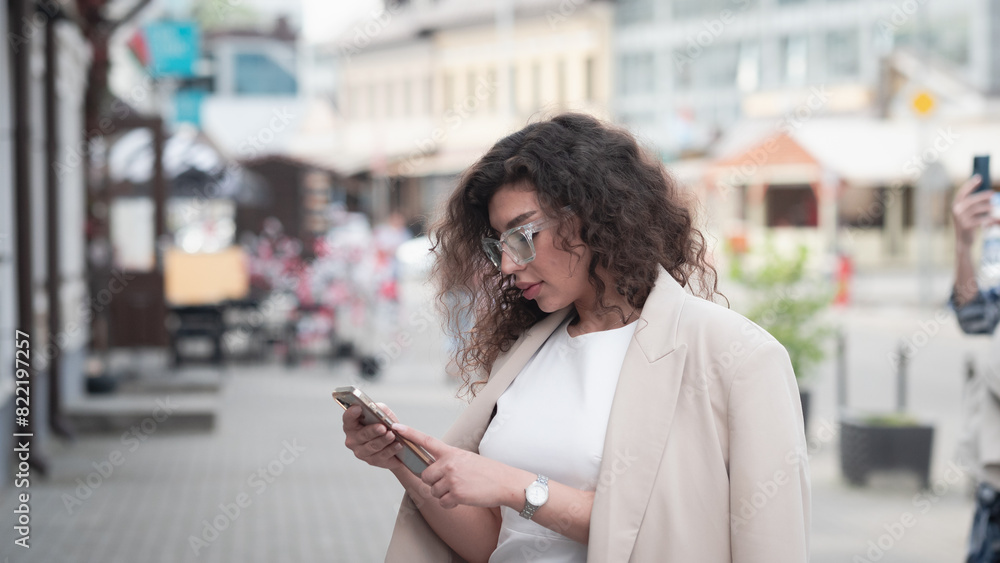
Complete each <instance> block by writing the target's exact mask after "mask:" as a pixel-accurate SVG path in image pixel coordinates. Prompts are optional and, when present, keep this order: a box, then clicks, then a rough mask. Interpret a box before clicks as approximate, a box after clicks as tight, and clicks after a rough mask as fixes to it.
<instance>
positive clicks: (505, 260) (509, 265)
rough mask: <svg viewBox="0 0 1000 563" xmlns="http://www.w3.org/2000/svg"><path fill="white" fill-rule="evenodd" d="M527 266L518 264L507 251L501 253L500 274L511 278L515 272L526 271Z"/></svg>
mask: <svg viewBox="0 0 1000 563" xmlns="http://www.w3.org/2000/svg"><path fill="white" fill-rule="evenodd" d="M524 266H525V264H518V263H517V262H515V261H514V259H513V258H511V257H510V255H509V254H507V252H506V250H505V251H503V252H501V253H500V273H502V274H503V275H505V276H509V275H511V274H513V273H514V272H517V271H520V270H523V269H524Z"/></svg>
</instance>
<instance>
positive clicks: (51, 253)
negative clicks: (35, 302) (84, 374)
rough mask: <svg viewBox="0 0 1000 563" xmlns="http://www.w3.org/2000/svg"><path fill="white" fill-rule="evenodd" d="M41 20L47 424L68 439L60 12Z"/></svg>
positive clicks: (70, 434) (69, 433) (69, 435)
mask: <svg viewBox="0 0 1000 563" xmlns="http://www.w3.org/2000/svg"><path fill="white" fill-rule="evenodd" d="M47 15H48V21H47V22H46V23H45V161H46V163H47V164H48V166H46V167H45V223H46V228H45V242H46V246H47V248H46V254H47V256H46V265H47V267H46V270H47V274H48V283H47V284H46V293H47V297H48V302H49V345H48V352H49V377H48V379H49V426H50V427H51V428H52V430H53V431H54V432H55V433H56V434H57V435H59V436H61V437H63V438H72V437H73V436H72V433H71V432H70V430H69V429H68V428H67V426H66V424H65V421H64V420H63V416H62V401H61V388H62V385H61V378H62V349H61V347H60V343H59V335H60V333H61V332H62V299H61V298H60V296H59V293H60V291H59V290H60V289H61V288H62V269H61V268H60V265H59V253H60V248H59V242H60V241H59V200H60V198H59V175H58V174H57V173H56V167H55V163H56V162H57V161H58V159H59V149H58V144H59V142H58V141H59V122H58V119H59V111H58V107H57V104H56V102H57V100H56V74H57V73H58V72H59V67H58V62H59V61H58V57H57V56H56V55H57V53H56V22H57V19H58V17H59V16H60V15H61V14H60V13H59V12H53V13H51V14H47Z"/></svg>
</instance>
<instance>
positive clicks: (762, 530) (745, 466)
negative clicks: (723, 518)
mask: <svg viewBox="0 0 1000 563" xmlns="http://www.w3.org/2000/svg"><path fill="white" fill-rule="evenodd" d="M729 433H730V434H729V435H730V439H729V473H730V475H729V480H730V500H729V508H730V517H731V518H730V539H731V545H732V560H733V562H734V563H749V562H755V563H756V562H764V561H767V562H769V563H804V562H805V561H808V560H809V525H810V508H811V507H810V503H811V499H810V488H809V465H808V456H807V449H806V442H805V432H804V429H803V422H802V404H801V401H800V400H799V394H798V386H797V385H796V383H795V374H794V372H793V371H792V365H791V362H790V361H789V359H788V353H787V352H786V351H785V349H784V347H782V346H781V344H779V343H778V342H776V341H773V340H770V341H767V342H765V343H763V344H761V345H760V346H758V347H757V348H756V349H755V350H754V351H753V352H751V353H750V354H749V355H748V356H747V359H746V360H745V361H744V362H743V364H742V365H741V366H739V367H738V368H737V371H736V373H735V375H734V379H733V383H732V386H731V387H730V395H729Z"/></svg>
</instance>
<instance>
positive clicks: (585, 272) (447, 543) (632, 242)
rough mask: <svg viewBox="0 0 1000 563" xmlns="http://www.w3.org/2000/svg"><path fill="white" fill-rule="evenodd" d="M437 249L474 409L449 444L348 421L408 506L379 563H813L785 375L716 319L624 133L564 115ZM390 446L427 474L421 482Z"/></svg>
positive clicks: (657, 176)
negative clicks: (422, 459) (414, 452)
mask: <svg viewBox="0 0 1000 563" xmlns="http://www.w3.org/2000/svg"><path fill="white" fill-rule="evenodd" d="M432 240H435V241H436V246H435V253H436V254H437V261H436V263H435V268H434V273H435V275H436V278H437V281H438V284H439V294H438V296H439V299H446V298H447V296H448V294H449V292H455V291H458V292H461V293H462V294H464V295H466V296H468V298H467V299H463V300H461V301H460V302H461V303H462V304H463V305H464V307H457V308H456V307H452V308H451V309H446V310H445V311H443V312H444V313H445V314H446V315H448V318H449V319H450V320H451V322H452V325H451V326H457V324H458V323H457V322H456V319H458V318H459V315H461V314H462V311H463V310H464V311H465V312H467V313H469V314H470V315H471V318H472V322H473V327H472V328H471V329H470V330H466V331H464V332H463V333H462V334H458V335H456V336H457V337H458V338H459V340H460V345H459V347H458V350H457V351H456V356H455V362H456V365H457V366H458V369H459V370H460V375H461V377H462V379H463V381H464V383H465V385H466V387H467V389H468V391H469V393H470V394H471V395H472V396H473V399H472V401H471V403H470V405H469V407H468V408H467V409H466V410H465V411H464V412H463V414H462V415H461V416H460V417H459V419H458V420H457V421H456V422H455V424H454V426H453V427H452V428H451V430H449V432H448V433H447V435H446V436H445V438H444V440H437V439H435V438H433V437H431V436H428V435H426V434H423V433H421V432H418V431H417V430H415V429H412V428H408V427H405V426H403V425H400V424H398V423H397V424H394V425H393V426H392V429H391V430H387V429H386V427H384V426H382V425H370V426H362V425H361V422H360V418H359V417H360V416H361V411H360V408H359V407H352V408H350V409H348V410H347V411H346V412H345V413H344V419H343V423H344V432H345V434H346V437H347V438H346V445H347V447H349V448H350V449H351V450H353V452H354V454H355V455H356V456H357V457H358V458H360V459H362V460H364V461H366V462H367V463H369V464H371V465H373V466H376V467H382V468H386V469H389V470H390V471H391V472H392V473H393V475H395V477H396V478H397V479H398V480H399V482H400V483H401V484H402V485H403V487H404V488H405V490H406V494H405V495H404V498H403V505H402V507H401V508H400V512H399V515H398V517H397V520H396V526H395V530H394V533H393V537H392V541H391V544H390V546H389V551H388V554H387V556H386V560H387V561H406V562H422V561H427V562H430V561H454V560H469V561H486V560H490V561H493V562H497V561H525V560H542V561H585V560H586V561H591V562H602V561H626V560H631V561H706V562H708V561H710V562H713V563H723V562H731V561H736V562H750V561H769V562H787V563H793V562H794V563H802V562H804V561H806V560H807V559H808V531H809V519H810V516H809V510H810V491H809V476H808V465H807V458H806V445H805V436H804V433H803V423H802V411H801V405H800V402H799V396H798V392H797V387H796V383H795V377H794V374H793V372H792V367H791V364H790V362H789V359H788V355H787V353H786V352H785V350H784V348H782V346H781V345H780V344H778V342H777V341H775V340H774V338H772V337H771V336H770V335H769V334H767V333H766V332H765V331H763V330H762V329H760V328H759V327H757V326H756V325H754V324H753V323H751V322H750V321H748V320H747V319H745V318H744V317H742V316H740V315H738V314H737V313H734V312H732V311H730V310H729V309H728V308H725V307H722V306H719V305H717V304H716V303H714V302H713V299H714V298H715V297H716V296H717V295H718V291H717V282H716V273H715V270H714V268H713V267H712V266H711V265H710V264H709V263H708V262H707V260H706V252H707V250H706V246H705V240H704V237H703V236H702V234H701V232H700V231H699V230H698V229H697V228H695V226H694V218H693V214H692V211H691V208H690V202H688V201H687V200H686V196H685V195H684V194H683V190H682V189H681V188H680V186H678V185H677V184H676V183H675V182H674V180H673V179H672V178H671V177H670V176H669V175H668V174H667V172H666V171H665V170H664V168H663V166H662V164H661V163H660V162H659V161H657V160H656V159H655V158H653V157H651V156H649V155H648V154H647V153H645V152H644V151H643V150H642V149H640V147H639V146H638V145H637V143H636V141H635V139H634V138H633V137H632V136H631V135H630V134H629V133H627V132H625V131H623V130H620V129H618V128H614V127H612V126H610V125H607V124H605V123H602V122H600V121H598V120H596V119H595V118H592V117H589V116H585V115H579V114H564V115H560V116H557V117H555V118H553V119H551V120H548V121H543V122H539V123H534V124H531V125H529V126H527V127H525V128H524V129H522V130H521V131H519V132H517V133H514V134H512V135H510V136H508V137H506V138H504V139H502V140H500V141H499V142H498V143H497V144H496V145H495V146H494V147H493V148H492V149H491V150H490V151H488V152H487V153H486V154H485V155H484V156H483V157H482V158H481V159H480V160H479V162H477V163H476V164H474V165H473V166H472V167H471V168H470V169H469V170H468V171H467V172H466V173H465V174H464V176H463V177H462V179H461V180H460V182H459V186H458V188H457V189H456V191H455V192H454V193H453V194H452V196H451V197H450V199H449V201H448V202H447V207H446V210H445V216H444V218H443V219H442V220H441V222H440V223H439V224H438V225H437V226H436V228H435V229H434V235H433V236H432ZM484 251H485V252H484ZM452 303H454V302H452ZM390 416H392V417H393V418H395V417H394V415H390ZM396 435H399V436H402V437H405V438H407V439H410V440H412V441H414V442H416V443H418V444H420V445H421V446H423V447H424V448H425V449H427V450H428V451H429V452H430V453H431V454H432V455H433V456H434V457H435V459H436V461H435V462H434V463H432V464H431V465H430V466H429V467H427V469H425V470H424V471H423V473H422V475H421V476H420V477H418V476H416V475H415V474H414V473H412V472H410V471H409V470H407V469H406V468H405V467H404V466H403V465H402V463H401V462H400V461H399V460H398V459H397V458H396V457H394V455H395V454H396V453H397V452H398V451H399V449H400V447H401V446H400V445H399V444H396V443H395V439H396Z"/></svg>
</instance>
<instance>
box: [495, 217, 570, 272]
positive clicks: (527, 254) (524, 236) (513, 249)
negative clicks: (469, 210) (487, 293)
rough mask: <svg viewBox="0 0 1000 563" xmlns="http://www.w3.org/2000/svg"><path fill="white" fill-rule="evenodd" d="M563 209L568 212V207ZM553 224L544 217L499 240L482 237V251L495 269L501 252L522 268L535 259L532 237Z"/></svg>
mask: <svg viewBox="0 0 1000 563" xmlns="http://www.w3.org/2000/svg"><path fill="white" fill-rule="evenodd" d="M564 209H565V210H567V211H568V210H569V207H568V206H567V207H565V208H564ZM555 222H556V220H555V219H551V218H549V217H545V218H542V219H539V220H537V221H532V222H531V223H528V224H527V225H521V226H520V227H514V228H513V229H510V230H509V231H507V232H505V233H504V234H502V235H500V240H497V239H494V238H489V237H483V250H484V251H486V255H487V256H489V257H490V261H491V262H493V265H494V266H496V267H497V268H499V267H500V261H501V260H502V258H503V255H502V253H503V252H506V253H507V256H510V259H511V260H513V261H514V263H515V264H517V265H518V266H523V265H525V264H527V263H528V262H531V261H532V260H534V259H535V243H534V241H533V240H532V236H533V235H534V234H535V233H538V232H540V231H544V230H545V229H547V228H549V227H551V226H552V225H553V224H554V223H555Z"/></svg>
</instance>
